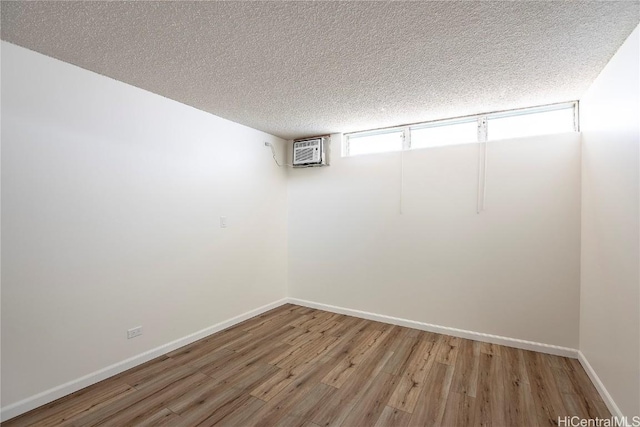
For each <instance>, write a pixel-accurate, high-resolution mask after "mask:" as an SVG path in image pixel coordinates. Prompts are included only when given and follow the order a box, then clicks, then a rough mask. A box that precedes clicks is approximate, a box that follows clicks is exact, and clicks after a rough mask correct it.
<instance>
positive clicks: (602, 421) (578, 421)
mask: <svg viewBox="0 0 640 427" xmlns="http://www.w3.org/2000/svg"><path fill="white" fill-rule="evenodd" d="M558 427H640V416H635V417H631V418H629V417H611V418H582V417H578V416H573V417H558Z"/></svg>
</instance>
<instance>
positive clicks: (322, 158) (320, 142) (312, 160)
mask: <svg viewBox="0 0 640 427" xmlns="http://www.w3.org/2000/svg"><path fill="white" fill-rule="evenodd" d="M326 142H327V138H325V137H315V138H306V139H298V140H295V141H293V156H292V157H293V162H292V165H293V167H295V168H306V167H311V166H328V163H327V156H326V154H327V153H326V151H325V148H326V146H327V144H326Z"/></svg>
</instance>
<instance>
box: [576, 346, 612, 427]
mask: <svg viewBox="0 0 640 427" xmlns="http://www.w3.org/2000/svg"><path fill="white" fill-rule="evenodd" d="M578 360H579V361H580V364H581V365H582V367H583V368H584V370H585V371H586V372H587V375H589V378H590V379H591V382H592V383H593V385H594V386H595V387H596V390H598V393H600V397H602V400H604V403H605V405H607V408H609V412H611V415H613V416H614V417H618V418H619V419H622V418H623V414H622V411H621V410H620V408H618V405H616V402H614V400H613V397H611V395H610V394H609V391H607V388H606V387H605V386H604V384H602V381H600V377H598V374H596V371H595V370H594V369H593V367H592V366H591V364H590V363H589V361H588V360H587V358H586V357H585V356H584V354H583V353H582V352H581V351H578Z"/></svg>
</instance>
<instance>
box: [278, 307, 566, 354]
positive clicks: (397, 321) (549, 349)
mask: <svg viewBox="0 0 640 427" xmlns="http://www.w3.org/2000/svg"><path fill="white" fill-rule="evenodd" d="M287 302H289V303H291V304H297V305H302V306H305V307H309V308H316V309H318V310H325V311H330V312H332V313H338V314H346V315H348V316H354V317H360V318H363V319H368V320H375V321H377V322H383V323H390V324H392V325H398V326H405V327H407V328H413V329H420V330H422V331H428V332H435V333H438V334H444V335H452V336H454V337H460V338H466V339H470V340H475V341H482V342H487V343H492V344H499V345H504V346H507V347H515V348H521V349H523V350H531V351H537V352H540V353H547V354H554V355H556V356H564V357H570V358H572V359H577V358H578V350H576V349H573V348H568V347H560V346H557V345H551V344H542V343H538V342H533V341H525V340H520V339H517V338H509V337H502V336H499V335H491V334H485V333H482V332H473V331H467V330H464V329H457V328H450V327H447V326H440V325H433V324H430V323H424V322H417V321H415V320H408V319H402V318H399V317H392V316H386V315H384V314H376V313H370V312H368V311H360V310H353V309H350V308H344V307H337V306H335V305H329V304H321V303H317V302H312V301H306V300H302V299H298V298H287Z"/></svg>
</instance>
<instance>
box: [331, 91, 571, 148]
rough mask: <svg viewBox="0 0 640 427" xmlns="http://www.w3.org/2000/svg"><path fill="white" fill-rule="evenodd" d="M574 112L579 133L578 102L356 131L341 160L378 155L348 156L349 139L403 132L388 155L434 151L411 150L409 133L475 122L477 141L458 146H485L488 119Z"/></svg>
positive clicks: (350, 134)
mask: <svg viewBox="0 0 640 427" xmlns="http://www.w3.org/2000/svg"><path fill="white" fill-rule="evenodd" d="M570 108H572V109H573V131H574V132H580V104H579V101H569V102H560V103H556V104H548V105H541V106H536V107H527V108H518V109H513V110H502V111H494V112H491V113H482V114H474V115H470V116H461V117H454V118H449V119H441V120H431V121H426V122H419V123H412V124H406V125H401V126H392V127H386V128H379V129H370V130H365V131H357V132H348V133H345V134H344V136H343V144H342V156H343V157H354V156H361V155H367V154H381V153H376V152H373V153H360V154H349V151H350V150H349V148H350V146H349V139H350V138H351V137H354V136H357V137H365V136H374V135H384V134H387V133H397V132H402V140H403V141H402V148H401V149H400V150H389V151H387V153H394V152H398V151H405V150H420V149H426V148H436V147H420V148H412V146H411V130H419V129H425V128H433V127H443V126H451V125H456V124H460V123H469V122H473V121H474V120H475V121H476V122H477V129H478V133H477V139H476V141H473V142H468V143H461V144H480V143H485V142H488V141H490V140H488V139H487V137H488V135H487V131H488V128H489V127H490V121H491V119H499V118H505V117H514V116H521V115H527V114H537V113H544V112H548V111H557V110H564V109H570ZM450 145H460V144H450ZM450 145H441V146H439V147H446V146H450Z"/></svg>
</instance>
